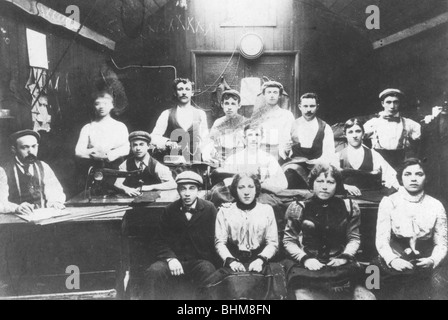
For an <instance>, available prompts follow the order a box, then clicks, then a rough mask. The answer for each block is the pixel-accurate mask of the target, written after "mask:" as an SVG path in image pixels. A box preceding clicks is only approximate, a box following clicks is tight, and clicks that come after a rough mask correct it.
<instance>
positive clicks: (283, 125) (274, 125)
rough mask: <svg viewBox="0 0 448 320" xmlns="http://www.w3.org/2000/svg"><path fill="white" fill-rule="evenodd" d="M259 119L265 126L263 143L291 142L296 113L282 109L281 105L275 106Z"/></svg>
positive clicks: (277, 144)
mask: <svg viewBox="0 0 448 320" xmlns="http://www.w3.org/2000/svg"><path fill="white" fill-rule="evenodd" d="M254 120H255V121H257V120H259V121H260V122H261V123H260V125H261V127H262V128H263V139H262V141H261V143H262V144H265V145H271V146H281V145H285V144H287V143H288V142H289V134H290V132H291V126H292V124H293V122H294V115H293V114H292V112H291V111H288V110H285V109H281V108H280V107H279V106H276V107H273V108H272V109H270V110H269V111H268V112H267V113H266V114H264V115H263V116H262V119H254Z"/></svg>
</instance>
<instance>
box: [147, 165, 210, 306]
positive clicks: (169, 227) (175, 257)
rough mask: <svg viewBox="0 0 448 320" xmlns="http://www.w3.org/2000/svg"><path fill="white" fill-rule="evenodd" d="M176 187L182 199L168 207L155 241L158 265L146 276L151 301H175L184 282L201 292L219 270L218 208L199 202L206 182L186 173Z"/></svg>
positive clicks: (178, 179)
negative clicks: (217, 251) (208, 279)
mask: <svg viewBox="0 0 448 320" xmlns="http://www.w3.org/2000/svg"><path fill="white" fill-rule="evenodd" d="M176 183H177V185H178V187H177V191H178V192H179V195H180V199H179V200H177V201H175V202H173V203H172V204H171V205H169V206H168V207H166V209H165V213H164V214H163V215H162V217H161V221H160V226H159V232H158V235H157V236H156V240H155V251H156V256H157V259H158V262H156V263H154V264H152V265H151V266H150V268H149V269H148V270H147V271H146V274H145V298H146V299H149V300H158V299H172V297H173V293H174V292H175V290H176V287H177V286H178V285H179V282H180V281H181V280H189V281H191V282H192V283H193V284H194V287H195V288H193V289H194V290H197V289H198V288H200V287H201V285H202V284H203V282H204V281H205V279H207V278H208V277H209V276H210V275H211V274H213V273H214V272H215V270H216V269H215V265H214V264H213V262H215V261H216V259H217V256H216V252H215V248H214V230H215V220H216V213H217V211H216V208H215V207H214V205H213V204H212V203H211V202H208V201H205V200H202V199H199V197H198V196H199V191H200V188H201V186H202V185H203V180H202V178H201V176H199V175H198V174H196V173H194V172H191V171H186V172H183V173H181V174H179V175H178V176H177V178H176ZM192 293H193V294H194V292H192ZM184 298H185V297H184Z"/></svg>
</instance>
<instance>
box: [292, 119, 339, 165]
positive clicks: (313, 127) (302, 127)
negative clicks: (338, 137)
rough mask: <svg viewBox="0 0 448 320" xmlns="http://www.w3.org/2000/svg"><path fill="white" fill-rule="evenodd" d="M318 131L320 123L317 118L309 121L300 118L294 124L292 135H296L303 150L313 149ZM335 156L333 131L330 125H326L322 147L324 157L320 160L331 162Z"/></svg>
mask: <svg viewBox="0 0 448 320" xmlns="http://www.w3.org/2000/svg"><path fill="white" fill-rule="evenodd" d="M318 131H319V122H318V121H317V118H314V119H313V120H311V121H307V120H306V119H305V118H304V117H300V118H299V119H297V120H296V121H295V122H294V124H293V128H292V131H291V135H294V136H295V137H296V138H297V139H298V140H299V141H298V142H299V143H300V146H301V147H302V148H311V147H312V146H313V142H314V139H315V138H316V135H317V132H318ZM334 154H335V146H334V134H333V130H332V129H331V127H330V126H329V125H326V126H325V136H324V141H323V145H322V156H321V158H320V159H319V160H326V161H331V160H332V159H333V157H334Z"/></svg>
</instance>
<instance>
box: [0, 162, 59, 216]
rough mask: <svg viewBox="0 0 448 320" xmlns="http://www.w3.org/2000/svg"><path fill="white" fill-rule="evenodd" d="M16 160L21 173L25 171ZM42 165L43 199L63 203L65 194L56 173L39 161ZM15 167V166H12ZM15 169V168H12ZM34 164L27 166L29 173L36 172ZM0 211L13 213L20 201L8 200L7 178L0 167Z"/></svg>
mask: <svg viewBox="0 0 448 320" xmlns="http://www.w3.org/2000/svg"><path fill="white" fill-rule="evenodd" d="M16 162H17V163H18V164H19V165H18V166H17V167H18V168H19V169H18V170H20V171H21V172H22V173H25V169H24V168H23V164H22V163H21V162H20V161H19V160H18V159H17V158H16ZM41 163H42V167H43V170H44V179H43V184H44V190H43V194H44V196H45V199H46V200H47V203H46V205H48V204H54V203H61V204H63V203H65V200H66V196H65V194H64V190H63V188H62V186H61V184H60V182H59V180H58V178H56V175H55V174H54V172H53V170H52V169H51V168H50V166H49V165H48V164H46V163H45V162H43V161H41ZM14 168H16V166H14ZM14 170H16V169H14ZM34 171H35V170H34V166H30V167H29V173H30V174H31V175H33V176H34V175H35V174H36V172H34ZM0 192H1V194H0V213H13V212H15V211H16V209H17V207H18V206H19V205H20V203H18V204H15V203H11V202H9V200H8V198H9V186H8V179H7V176H6V173H5V171H4V170H3V169H2V168H0Z"/></svg>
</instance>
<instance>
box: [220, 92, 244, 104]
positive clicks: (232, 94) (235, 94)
mask: <svg viewBox="0 0 448 320" xmlns="http://www.w3.org/2000/svg"><path fill="white" fill-rule="evenodd" d="M225 94H229V95H231V96H235V97H237V98H238V99H239V100H240V101H241V95H240V93H239V92H238V91H236V90H233V89H231V90H225V91H224V92H223V93H222V96H221V99H223V98H224V95H225Z"/></svg>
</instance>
